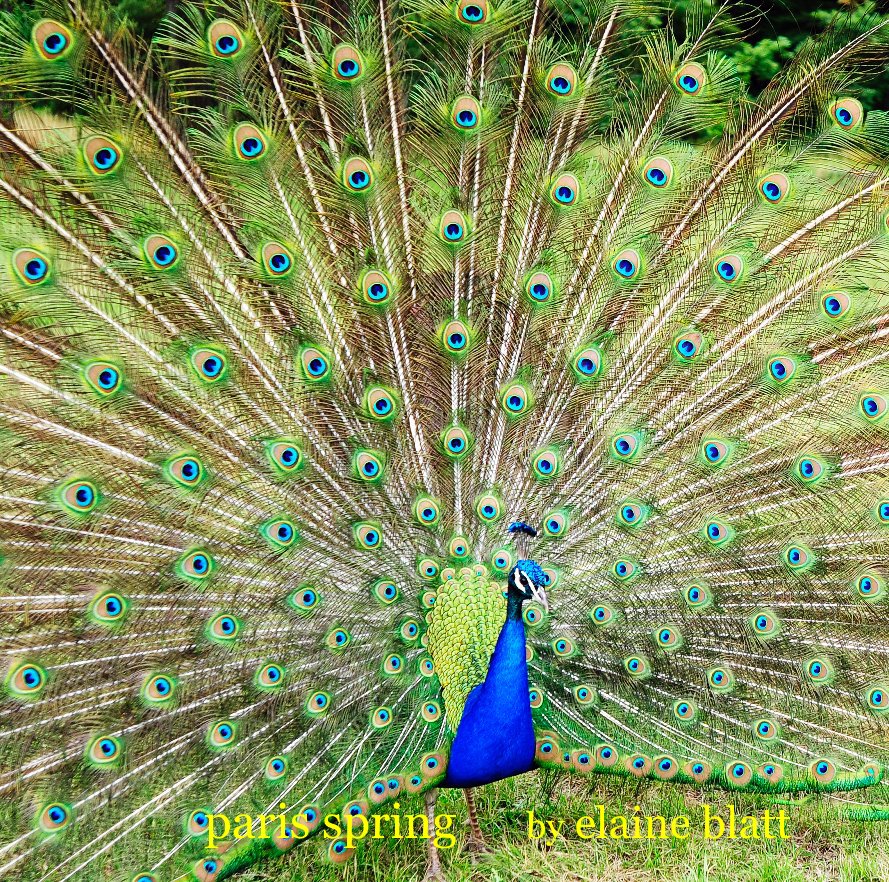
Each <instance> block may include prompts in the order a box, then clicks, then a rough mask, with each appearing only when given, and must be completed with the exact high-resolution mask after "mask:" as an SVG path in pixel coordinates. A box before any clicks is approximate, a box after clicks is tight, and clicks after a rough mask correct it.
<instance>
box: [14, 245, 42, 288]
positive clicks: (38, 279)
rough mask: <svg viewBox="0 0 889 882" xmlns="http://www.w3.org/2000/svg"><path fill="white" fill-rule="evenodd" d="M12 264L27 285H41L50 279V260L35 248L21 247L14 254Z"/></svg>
mask: <svg viewBox="0 0 889 882" xmlns="http://www.w3.org/2000/svg"><path fill="white" fill-rule="evenodd" d="M12 266H13V269H14V270H15V274H16V275H17V276H18V277H19V279H20V280H21V281H22V282H24V284H25V285H27V286H34V285H40V284H42V283H43V282H46V281H47V280H48V279H49V269H50V266H49V260H48V259H47V258H46V257H44V255H42V254H41V253H40V252H39V251H35V250H34V249H33V248H19V249H18V250H17V251H16V252H15V253H14V254H13V255H12Z"/></svg>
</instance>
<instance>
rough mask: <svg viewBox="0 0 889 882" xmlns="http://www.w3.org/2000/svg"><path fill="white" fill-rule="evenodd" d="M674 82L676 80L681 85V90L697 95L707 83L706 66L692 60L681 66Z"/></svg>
mask: <svg viewBox="0 0 889 882" xmlns="http://www.w3.org/2000/svg"><path fill="white" fill-rule="evenodd" d="M673 82H675V83H676V85H677V86H678V87H679V90H680V91H681V92H683V93H685V94H686V95H697V94H699V93H700V92H701V90H702V89H703V87H704V85H705V84H706V82H707V76H706V74H705V73H704V68H702V67H701V66H700V65H699V64H694V63H693V62H690V63H688V64H684V65H683V66H682V67H681V68H679V70H678V71H677V72H676V76H675V78H674V80H673Z"/></svg>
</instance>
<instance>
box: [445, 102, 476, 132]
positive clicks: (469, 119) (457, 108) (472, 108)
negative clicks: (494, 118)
mask: <svg viewBox="0 0 889 882" xmlns="http://www.w3.org/2000/svg"><path fill="white" fill-rule="evenodd" d="M480 120H481V108H480V106H479V103H478V101H476V100H475V98H473V97H472V96H471V95H461V96H460V97H459V98H458V99H457V100H456V101H455V102H454V104H453V106H452V107H451V122H452V123H453V124H454V126H455V127H456V128H457V130H458V131H461V132H471V131H474V130H475V129H476V128H478V125H479V121H480Z"/></svg>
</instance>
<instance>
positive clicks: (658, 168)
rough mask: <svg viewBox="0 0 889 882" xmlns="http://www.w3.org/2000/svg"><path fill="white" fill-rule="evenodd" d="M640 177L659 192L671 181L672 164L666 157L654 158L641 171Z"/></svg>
mask: <svg viewBox="0 0 889 882" xmlns="http://www.w3.org/2000/svg"><path fill="white" fill-rule="evenodd" d="M642 177H643V178H644V180H645V182H646V183H647V184H649V185H650V186H652V187H655V188H656V189H658V190H661V189H663V188H664V187H667V186H669V185H670V183H671V182H672V180H673V163H672V162H670V160H669V159H667V157H666V156H654V157H652V158H651V159H649V160H648V162H647V163H646V164H645V167H644V168H643V169H642Z"/></svg>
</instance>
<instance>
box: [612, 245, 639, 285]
mask: <svg viewBox="0 0 889 882" xmlns="http://www.w3.org/2000/svg"><path fill="white" fill-rule="evenodd" d="M611 268H612V269H613V270H614V272H615V274H616V276H617V278H618V280H620V281H622V282H629V281H631V280H632V279H635V278H636V277H637V276H638V275H639V272H640V270H641V268H642V258H641V257H640V256H639V252H638V251H636V249H635V248H624V249H623V250H622V251H619V252H618V253H617V254H616V255H615V256H614V258H613V259H612V261H611Z"/></svg>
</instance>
